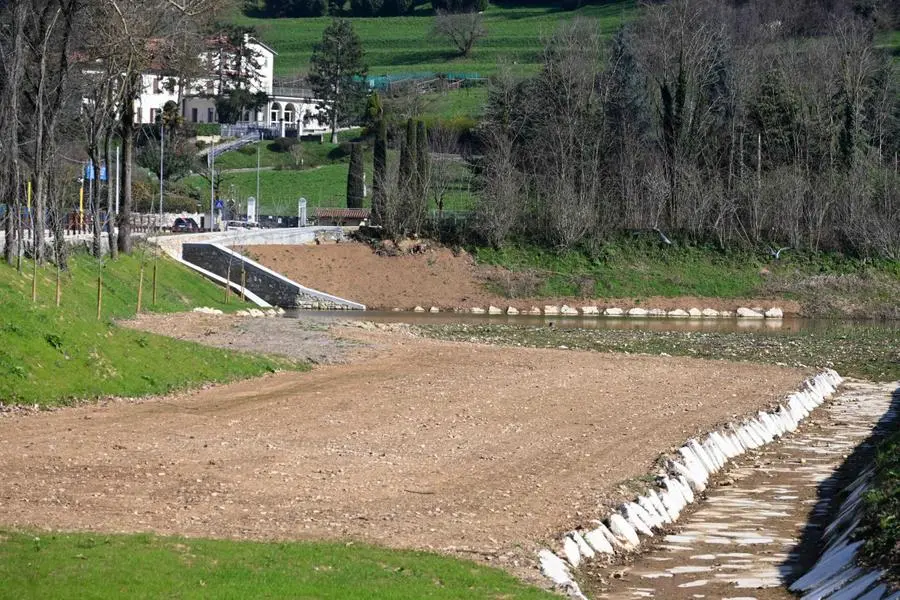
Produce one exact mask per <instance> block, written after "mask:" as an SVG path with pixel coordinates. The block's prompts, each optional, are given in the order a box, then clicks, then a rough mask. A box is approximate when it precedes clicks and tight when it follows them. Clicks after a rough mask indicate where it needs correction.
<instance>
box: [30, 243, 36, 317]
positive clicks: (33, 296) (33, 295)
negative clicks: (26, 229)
mask: <svg viewBox="0 0 900 600" xmlns="http://www.w3.org/2000/svg"><path fill="white" fill-rule="evenodd" d="M32 248H33V250H34V251H33V252H32V254H33V256H32V257H31V258H32V259H33V260H34V269H32V271H31V303H32V304H36V303H37V247H36V246H34V245H32Z"/></svg>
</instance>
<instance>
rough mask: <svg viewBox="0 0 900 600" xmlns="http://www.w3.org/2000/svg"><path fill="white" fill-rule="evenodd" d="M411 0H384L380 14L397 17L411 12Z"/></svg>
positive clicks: (412, 6)
mask: <svg viewBox="0 0 900 600" xmlns="http://www.w3.org/2000/svg"><path fill="white" fill-rule="evenodd" d="M413 8H414V5H413V0H385V2H384V6H382V8H381V14H382V15H384V16H387V17H399V16H402V15H406V14H409V13H411V12H412V10H413Z"/></svg>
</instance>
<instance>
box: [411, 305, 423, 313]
mask: <svg viewBox="0 0 900 600" xmlns="http://www.w3.org/2000/svg"><path fill="white" fill-rule="evenodd" d="M413 312H417V313H423V312H425V309H424V308H422V307H421V306H416V307H415V308H414V309H413Z"/></svg>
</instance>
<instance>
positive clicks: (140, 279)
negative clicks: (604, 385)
mask: <svg viewBox="0 0 900 600" xmlns="http://www.w3.org/2000/svg"><path fill="white" fill-rule="evenodd" d="M143 297H144V263H143V262H141V274H140V275H139V276H138V303H137V312H138V314H140V312H141V300H143Z"/></svg>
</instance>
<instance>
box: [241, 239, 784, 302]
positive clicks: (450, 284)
mask: <svg viewBox="0 0 900 600" xmlns="http://www.w3.org/2000/svg"><path fill="white" fill-rule="evenodd" d="M244 250H245V251H246V252H247V253H248V254H249V255H250V256H251V257H253V258H254V260H257V261H259V262H261V263H262V264H264V265H266V266H267V267H269V268H271V269H274V270H276V271H278V272H279V273H282V274H283V275H285V276H286V277H289V278H290V279H293V280H294V281H296V282H298V283H300V284H302V285H305V286H307V287H311V288H313V289H317V290H320V291H323V292H327V293H329V294H333V295H335V296H339V297H341V298H345V299H347V300H354V301H356V302H361V303H363V304H365V305H366V307H367V308H369V309H375V310H392V309H394V308H400V309H404V310H411V309H412V308H414V307H415V306H421V307H423V308H425V309H428V308H430V307H432V306H436V307H438V308H441V309H443V310H448V309H454V308H473V307H482V308H486V307H487V306H489V305H494V306H497V307H501V308H506V307H507V306H510V305H511V306H515V307H516V308H519V309H528V308H530V307H532V306H538V307H543V306H544V305H545V304H562V303H568V304H570V305H571V306H583V305H588V304H593V305H600V306H604V307H605V306H618V307H621V308H630V307H632V306H634V299H615V298H604V299H594V300H591V299H584V298H555V299H547V298H526V299H515V300H510V299H509V298H504V297H503V296H501V295H499V294H494V293H492V292H491V291H489V290H488V289H487V288H486V287H485V285H484V283H485V280H486V278H487V277H488V276H489V275H490V274H492V273H493V274H494V275H496V274H497V271H498V270H497V269H496V268H495V267H485V266H478V265H476V264H475V261H474V260H473V259H472V257H471V256H470V255H468V254H465V253H462V254H460V255H459V256H456V255H454V254H453V253H452V252H451V251H450V250H448V249H447V248H429V249H428V250H427V251H426V252H424V253H422V254H405V255H402V256H380V255H378V254H376V253H375V252H373V251H372V249H371V248H370V247H369V246H367V245H365V244H361V243H358V242H342V243H340V244H322V245H302V246H247V247H245V248H244ZM641 306H643V307H646V308H662V309H665V310H672V309H676V308H682V309H688V308H700V309H703V308H712V309H715V310H732V311H733V310H735V309H736V308H738V307H739V306H747V307H762V308H770V307H772V306H779V307H781V308H782V309H783V310H784V311H785V313H787V314H796V313H798V312H799V308H800V307H799V305H798V304H797V303H796V302H792V301H784V300H778V301H773V300H772V299H753V298H745V299H741V298H732V299H721V298H697V297H692V296H684V297H680V298H663V297H651V298H646V299H643V301H642V303H641Z"/></svg>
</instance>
